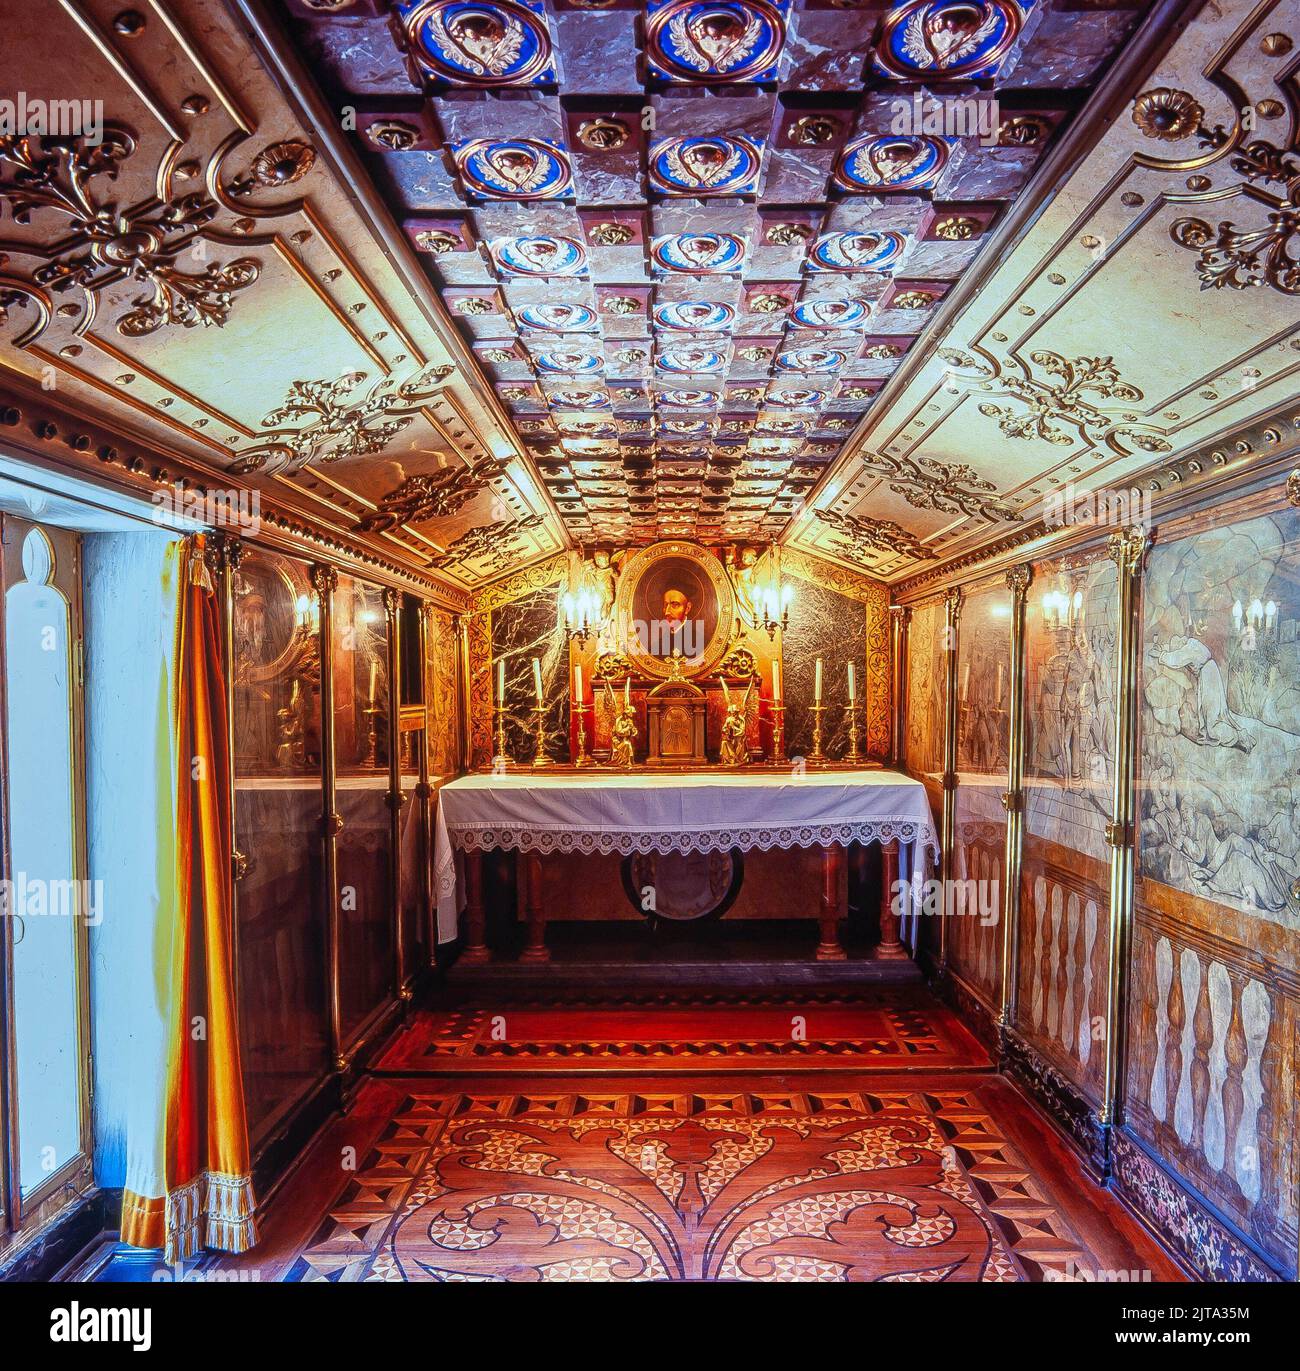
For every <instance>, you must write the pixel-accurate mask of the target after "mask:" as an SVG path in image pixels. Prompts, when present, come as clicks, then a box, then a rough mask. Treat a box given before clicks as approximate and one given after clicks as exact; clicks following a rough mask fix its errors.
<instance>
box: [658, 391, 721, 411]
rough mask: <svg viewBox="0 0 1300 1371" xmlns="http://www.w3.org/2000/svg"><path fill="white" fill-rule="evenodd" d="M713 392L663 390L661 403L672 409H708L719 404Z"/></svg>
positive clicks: (660, 395)
mask: <svg viewBox="0 0 1300 1371" xmlns="http://www.w3.org/2000/svg"><path fill="white" fill-rule="evenodd" d="M717 400H718V397H717V396H716V395H715V394H714V393H713V391H711V390H661V391H660V392H659V403H660V404H661V405H666V406H668V407H669V408H671V409H706V408H710V407H711V406H713V405H715V404H716V403H717Z"/></svg>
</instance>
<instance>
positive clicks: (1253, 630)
mask: <svg viewBox="0 0 1300 1371" xmlns="http://www.w3.org/2000/svg"><path fill="white" fill-rule="evenodd" d="M1232 626H1233V627H1234V628H1235V629H1236V630H1237V636H1238V637H1239V638H1240V639H1241V646H1242V648H1243V650H1245V651H1246V652H1253V651H1254V650H1255V640H1256V639H1257V637H1258V636H1259V635H1260V634H1263V635H1264V636H1266V637H1271V636H1272V635H1274V634H1275V633H1276V632H1277V628H1278V614H1277V601H1276V600H1270V601H1269V602H1268V603H1267V604H1265V603H1264V602H1263V601H1262V600H1261V599H1259V597H1258V596H1256V597H1255V599H1253V600H1252V601H1251V602H1250V604H1249V605H1246V606H1244V607H1243V605H1242V603H1241V601H1240V600H1234V601H1233V604H1232Z"/></svg>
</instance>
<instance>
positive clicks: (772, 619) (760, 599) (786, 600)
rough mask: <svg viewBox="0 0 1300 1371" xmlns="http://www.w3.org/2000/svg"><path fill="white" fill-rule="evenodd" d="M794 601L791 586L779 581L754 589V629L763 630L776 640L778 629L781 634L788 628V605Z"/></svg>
mask: <svg viewBox="0 0 1300 1371" xmlns="http://www.w3.org/2000/svg"><path fill="white" fill-rule="evenodd" d="M793 600H794V588H793V586H785V585H782V584H781V583H780V580H779V579H778V580H774V581H770V582H768V583H766V584H764V585H758V586H755V587H754V609H755V611H756V612H755V616H754V617H755V619H756V620H757V622H756V623H755V625H754V627H755V628H761V629H764V630H765V631H766V633H767V636H768V637H769V638H772V639H775V638H776V631H777V629H778V628H779V629H780V630H781V632H782V633H784V632H785V631H786V629H787V628H789V627H790V605H791V603H792V602H793Z"/></svg>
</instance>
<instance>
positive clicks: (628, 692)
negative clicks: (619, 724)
mask: <svg viewBox="0 0 1300 1371" xmlns="http://www.w3.org/2000/svg"><path fill="white" fill-rule="evenodd" d="M631 703H632V678H631V677H630V676H629V677H628V678H627V680H626V681H624V682H623V708H624V709H627V708H628V706H629V705H631Z"/></svg>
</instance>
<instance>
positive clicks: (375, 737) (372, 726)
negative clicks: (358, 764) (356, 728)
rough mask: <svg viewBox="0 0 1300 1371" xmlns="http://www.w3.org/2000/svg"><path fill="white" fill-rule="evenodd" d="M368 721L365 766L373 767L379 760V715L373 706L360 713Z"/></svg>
mask: <svg viewBox="0 0 1300 1371" xmlns="http://www.w3.org/2000/svg"><path fill="white" fill-rule="evenodd" d="M361 712H362V713H363V714H364V715H365V716H366V718H367V719H368V720H369V721H370V722H369V724H368V725H367V727H366V765H367V766H375V765H376V764H377V762H378V760H379V713H380V711H379V710H378V709H377V708H376V706H374V705H370V706H369V708H367V709H363V710H362V711H361Z"/></svg>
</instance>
